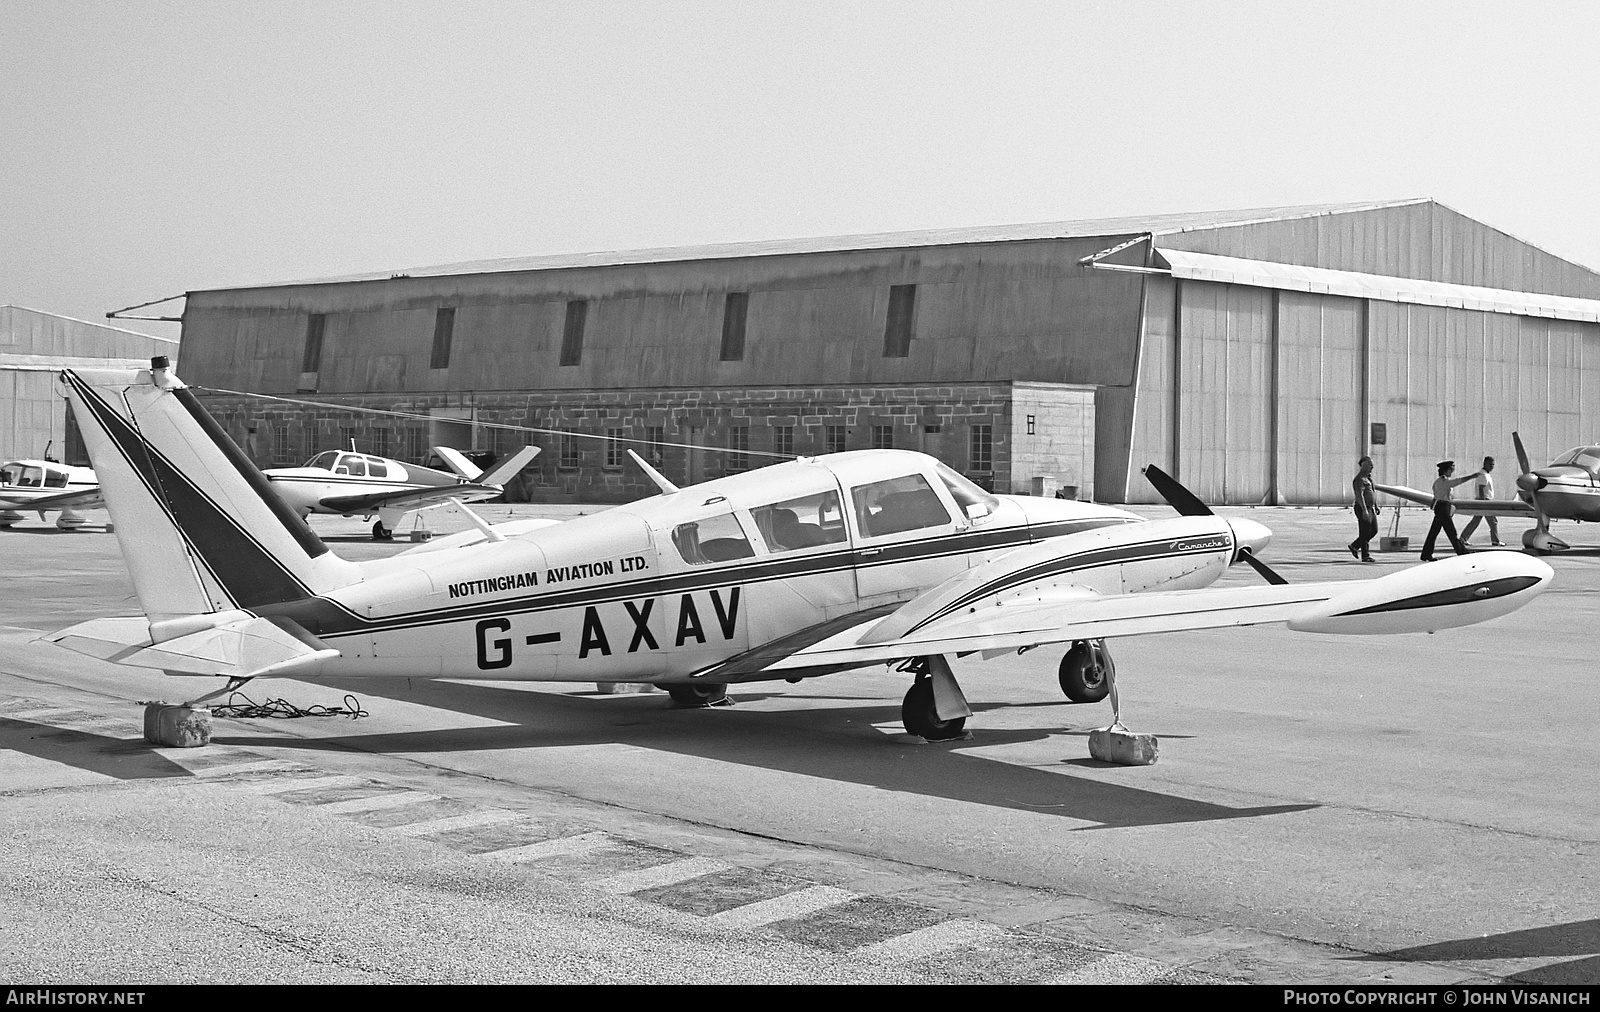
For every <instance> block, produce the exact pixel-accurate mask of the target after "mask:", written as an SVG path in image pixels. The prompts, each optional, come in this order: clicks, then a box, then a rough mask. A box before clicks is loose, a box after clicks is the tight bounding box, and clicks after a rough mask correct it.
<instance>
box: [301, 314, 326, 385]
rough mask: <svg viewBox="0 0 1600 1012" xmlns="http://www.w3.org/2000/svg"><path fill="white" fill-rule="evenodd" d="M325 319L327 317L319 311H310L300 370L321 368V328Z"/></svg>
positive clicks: (324, 323) (309, 370)
mask: <svg viewBox="0 0 1600 1012" xmlns="http://www.w3.org/2000/svg"><path fill="white" fill-rule="evenodd" d="M327 321H328V318H327V317H326V316H323V315H322V314H321V313H312V314H311V316H310V317H309V318H308V319H307V320H306V347H305V351H304V353H302V354H301V356H300V371H301V372H320V371H321V370H322V328H323V327H324V326H326V325H327Z"/></svg>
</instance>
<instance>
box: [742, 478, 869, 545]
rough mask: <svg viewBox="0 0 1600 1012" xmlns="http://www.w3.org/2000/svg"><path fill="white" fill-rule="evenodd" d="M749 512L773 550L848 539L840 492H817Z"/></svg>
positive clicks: (834, 543) (828, 543) (833, 543)
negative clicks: (840, 507) (840, 503)
mask: <svg viewBox="0 0 1600 1012" xmlns="http://www.w3.org/2000/svg"><path fill="white" fill-rule="evenodd" d="M750 515H751V516H752V517H754V518H755V522H756V527H757V528H758V529H759V530H760V531H761V537H762V538H763V539H765V540H766V542H767V548H769V549H770V550H771V551H773V552H794V551H799V550H800V549H802V548H815V547H817V546H818V545H836V544H839V543H841V542H843V541H844V540H845V539H846V535H845V530H844V514H843V512H842V511H841V510H840V509H839V493H837V492H818V493H817V494H815V495H808V496H801V497H800V498H798V499H788V500H785V501H783V502H779V503H773V504H772V505H771V506H761V507H759V508H757V509H753V510H751V511H750Z"/></svg>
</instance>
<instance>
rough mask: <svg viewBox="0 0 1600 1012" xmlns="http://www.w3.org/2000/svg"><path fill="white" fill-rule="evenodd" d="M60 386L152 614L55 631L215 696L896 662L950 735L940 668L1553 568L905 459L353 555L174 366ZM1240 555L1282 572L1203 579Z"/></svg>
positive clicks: (897, 456) (1489, 606)
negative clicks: (1338, 549) (1049, 489)
mask: <svg viewBox="0 0 1600 1012" xmlns="http://www.w3.org/2000/svg"><path fill="white" fill-rule="evenodd" d="M62 379H63V381H64V384H65V387H66V392H67V395H68V396H69V397H70V399H71V403H72V408H73V410H74V411H75V412H76V413H77V417H78V425H79V428H80V430H81V431H82V433H83V437H84V441H85V443H86V445H87V447H88V450H89V453H90V456H91V457H92V458H93V460H94V464H95V468H96V470H97V472H98V473H99V475H100V479H101V482H102V487H103V489H104V491H105V496H106V504H107V507H108V508H109V509H110V511H111V515H112V519H113V521H114V522H115V527H116V534H117V537H118V538H119V539H120V542H121V547H122V552H123V556H124V558H125V559H126V561H127V565H128V570H129V572H130V574H131V575H132V577H133V582H134V586H135V588H136V590H137V592H138V597H139V602H140V605H141V607H142V608H143V610H144V617H142V618H103V619H94V620H91V621H88V622H84V623H82V624H79V625H76V626H73V627H71V628H69V629H66V630H63V631H61V632H59V633H55V634H53V635H52V636H51V637H50V639H52V640H53V641H55V642H57V643H60V644H62V645H63V646H66V647H69V648H71V649H74V650H78V651H81V652H83V653H87V654H91V655H94V656H97V657H101V658H103V659H107V660H112V661H116V662H119V663H123V664H131V665H137V666H141V667H150V668H158V669H162V670H165V671H166V672H168V673H169V674H186V675H211V676H222V677H226V678H227V679H228V680H229V681H228V687H229V688H232V687H235V686H237V685H239V684H242V683H243V681H244V680H247V679H250V678H255V677H260V676H265V675H283V676H293V677H296V678H311V679H315V678H319V677H324V678H333V677H347V676H358V675H386V676H406V677H444V678H474V679H485V678H489V679H520V680H533V681H573V682H595V681H613V682H626V681H635V682H652V683H656V684H658V685H661V686H663V687H665V688H666V689H667V690H668V691H669V692H670V693H671V694H672V697H673V699H674V700H677V701H678V702H680V703H690V704H705V703H708V702H713V701H717V700H720V699H721V698H722V697H723V696H724V694H725V691H726V687H727V685H729V684H730V683H738V682H752V681H760V680H772V679H787V680H790V681H798V680H800V679H802V678H807V677H811V676H815V675H823V674H828V673H830V672H836V671H841V670H844V669H848V668H855V667H860V666H863V665H869V664H881V663H885V662H888V663H891V664H894V663H898V664H899V667H900V669H901V670H904V671H906V672H908V674H910V675H911V677H912V685H911V688H910V690H909V691H908V692H907V693H906V696H905V700H904V703H903V705H902V707H901V712H902V716H903V718H904V721H905V725H906V729H907V730H908V731H910V732H912V733H914V734H918V735H921V736H923V737H925V738H929V739H947V738H952V737H956V736H958V735H960V734H961V733H962V729H963V725H964V724H965V722H966V718H967V717H968V716H970V714H971V712H972V711H971V710H970V709H969V707H968V706H967V702H966V699H965V698H964V696H963V695H962V691H961V688H960V686H959V685H958V684H957V682H956V679H955V677H954V676H953V675H952V673H951V669H950V665H949V663H948V662H947V658H948V657H950V656H951V655H961V654H966V653H970V652H975V651H980V652H983V654H984V655H985V656H987V657H995V656H999V655H1000V654H1002V653H1010V652H1012V651H1019V650H1024V649H1029V648H1033V647H1038V646H1045V645H1051V644H1063V645H1065V644H1071V647H1070V649H1066V650H1065V651H1064V652H1065V655H1066V656H1065V658H1064V660H1063V661H1062V665H1061V682H1062V687H1063V688H1064V689H1065V690H1066V691H1067V692H1068V694H1069V695H1070V696H1071V697H1072V698H1073V699H1075V700H1080V701H1089V700H1094V699H1099V698H1102V697H1103V696H1104V695H1105V694H1106V692H1107V690H1108V689H1110V688H1111V685H1110V684H1109V683H1110V682H1111V680H1112V677H1113V671H1114V669H1113V668H1112V666H1111V664H1110V663H1109V658H1108V655H1107V654H1106V653H1105V649H1104V646H1103V643H1101V642H1100V641H1101V640H1102V639H1103V638H1105V637H1115V636H1129V635H1136V634H1140V633H1156V632H1169V631H1174V630H1183V629H1201V628H1212V627H1220V626H1238V625H1250V624H1255V623H1264V622H1286V623H1288V624H1289V626H1290V627H1291V628H1294V629H1301V630H1308V631H1314V632H1333V633H1398V632H1414V631H1422V630H1429V631H1431V630H1434V629H1443V628H1447V627H1451V626H1460V625H1466V624H1469V623H1473V622H1481V621H1483V620H1485V619H1489V618H1493V617H1495V616H1498V615H1503V614H1506V613H1507V612H1510V611H1512V610H1514V609H1516V608H1518V607H1520V606H1522V605H1523V604H1525V603H1527V602H1528V601H1529V600H1530V599H1532V598H1533V597H1534V596H1536V595H1537V594H1539V593H1540V592H1541V591H1542V590H1543V589H1544V588H1545V586H1546V585H1547V584H1548V583H1549V581H1550V578H1551V576H1552V573H1551V570H1550V567H1549V566H1547V565H1545V564H1544V563H1543V562H1541V561H1539V560H1537V559H1534V558H1530V557H1527V556H1523V555H1520V554H1509V553H1492V554H1484V555H1468V556H1462V557H1460V558H1453V559H1445V560H1441V561H1438V562H1434V563H1431V564H1428V565H1421V566H1417V567H1414V568H1411V569H1407V570H1404V571H1401V572H1398V573H1394V574H1391V575H1388V576H1385V577H1382V578H1380V579H1376V580H1355V581H1348V582H1338V583H1319V584H1303V585H1290V584H1285V583H1284V582H1283V581H1282V580H1281V578H1279V577H1278V576H1277V574H1275V573H1273V572H1272V571H1271V570H1269V569H1267V568H1266V567H1265V566H1264V565H1262V564H1261V563H1260V562H1259V560H1257V559H1256V558H1255V557H1254V553H1256V552H1257V551H1259V550H1260V549H1261V548H1262V547H1263V546H1265V545H1266V543H1267V542H1268V540H1269V539H1270V538H1271V533H1270V532H1269V531H1268V530H1267V529H1266V528H1265V527H1263V526H1261V525H1260V524H1258V523H1255V522H1253V521H1250V520H1244V519H1235V520H1225V519H1223V518H1221V517H1217V516H1214V515H1211V513H1210V511H1209V510H1207V509H1206V507H1205V506H1204V505H1203V504H1201V503H1199V501H1198V500H1196V499H1195V498H1194V497H1193V496H1192V495H1190V494H1189V493H1188V492H1187V491H1186V490H1184V489H1183V488H1182V486H1180V485H1178V484H1177V483H1176V482H1174V481H1173V480H1172V479H1170V478H1168V477H1167V476H1166V475H1164V474H1162V473H1161V472H1159V471H1158V470H1156V469H1155V468H1150V469H1149V470H1148V471H1147V473H1148V474H1149V475H1150V476H1151V478H1152V480H1154V481H1156V483H1157V486H1158V488H1161V489H1162V491H1163V493H1164V494H1166V495H1167V496H1168V498H1169V500H1171V501H1172V502H1173V503H1174V505H1175V506H1176V507H1177V508H1178V510H1179V512H1180V513H1186V514H1190V515H1184V516H1179V517H1177V518H1174V519H1169V520H1154V521H1146V520H1143V519H1141V518H1139V517H1137V516H1135V515H1133V514H1131V513H1126V512H1123V511H1121V510H1116V509H1112V508H1109V507H1105V506H1098V505H1094V504H1090V503H1080V502H1069V501H1064V500H1056V499H1044V498H1030V497H1021V496H1019V497H1012V496H995V495H990V494H989V493H987V492H984V491H983V490H982V489H980V488H978V487H977V486H975V485H973V484H972V483H971V482H969V481H967V480H966V479H965V478H963V477H961V476H960V475H958V474H956V473H955V472H954V471H952V470H950V469H949V468H947V467H945V466H944V465H943V464H941V463H939V462H938V461H937V460H935V459H934V458H932V457H929V456H926V455H923V454H920V453H912V452H908V451H901V450H869V451H857V452H851V453H839V454H830V455H827V456H823V457H817V458H812V459H802V460H796V461H792V462H787V463H782V464H776V465H773V466H770V467H766V468H762V469H760V470H757V471H753V472H747V473H744V474H740V475H735V476H732V477H727V478H720V479H717V480H715V481H709V482H706V483H704V484H700V485H695V486H691V487H688V488H682V489H678V488H675V487H674V486H672V485H671V484H670V483H669V482H667V481H666V480H665V479H662V478H660V476H659V475H654V474H653V472H652V476H653V477H654V478H655V479H656V480H657V482H658V484H660V485H661V486H662V487H663V494H661V495H657V496H652V497H650V498H647V499H643V500H640V501H638V502H634V503H630V504H628V505H624V506H618V507H615V508H613V509H609V510H605V511H603V512H600V513H596V514H594V515H591V516H586V517H579V518H577V519H574V520H569V521H566V522H564V523H557V522H554V521H541V520H524V521H513V522H509V523H503V524H496V525H489V524H486V523H483V522H482V521H478V523H479V526H478V527H477V528H476V529H473V530H468V531H464V532H462V533H459V534H455V535H451V536H450V537H448V538H443V539H440V540H437V541H435V542H434V543H432V544H430V545H425V546H419V547H418V548H416V549H412V550H409V551H406V552H403V553H400V554H397V555H395V556H392V557H390V558H387V559H381V560H374V561H369V562H350V561H346V560H344V559H341V558H339V557H338V556H336V555H334V554H332V553H331V552H330V551H329V550H328V548H327V546H326V545H324V544H323V543H322V542H321V541H320V540H319V539H318V538H317V536H316V535H315V534H313V533H312V532H311V530H310V529H309V528H307V527H306V526H305V524H304V522H303V521H302V520H301V518H300V517H299V516H298V515H296V513H295V512H294V510H292V509H290V508H289V506H288V505H287V504H286V503H285V502H284V501H283V498H282V497H281V496H280V495H278V494H277V492H276V489H275V487H274V486H273V485H272V484H270V483H269V482H268V481H267V480H266V479H265V478H264V477H262V475H261V473H260V472H259V471H258V470H256V468H255V467H254V466H252V465H251V464H250V462H249V461H248V459H247V458H246V457H245V456H244V454H243V453H241V452H240V451H239V449H238V448H237V447H236V446H235V445H234V444H233V443H232V441H230V440H229V439H228V437H227V435H226V434H225V433H224V432H223V431H222V429H221V428H220V427H219V426H218V425H217V424H216V423H215V422H214V421H213V420H212V419H211V418H210V416H209V415H207V414H206V412H205V411H204V409H203V408H202V407H201V406H200V404H199V402H198V401H197V400H196V399H195V397H194V396H193V394H192V393H191V392H190V391H189V390H188V389H187V388H185V386H184V385H183V383H182V382H181V381H179V379H178V378H177V377H176V376H174V375H173V374H172V372H171V371H170V370H169V369H167V368H166V362H165V360H164V359H157V360H155V362H154V363H153V367H152V368H151V369H150V370H148V371H141V372H139V373H138V374H137V376H135V375H133V374H129V373H126V372H124V373H120V374H110V373H104V374H102V373H89V372H74V371H68V372H64V373H62ZM129 412H131V417H130V415H129ZM470 515H471V514H470V513H469V516H470ZM1235 561H1246V562H1248V563H1249V564H1251V565H1252V566H1254V567H1256V568H1257V569H1258V570H1259V571H1260V572H1261V573H1262V575H1263V576H1265V577H1266V578H1267V579H1268V580H1270V581H1273V582H1272V583H1270V584H1268V585H1260V586H1246V587H1238V588H1228V589H1203V588H1206V587H1207V586H1208V585H1209V584H1211V583H1212V582H1213V581H1215V580H1216V579H1217V578H1218V577H1219V576H1220V575H1221V574H1222V573H1223V572H1224V571H1225V570H1226V569H1227V568H1228V566H1229V565H1230V564H1231V563H1233V562H1235ZM223 691H226V690H218V692H216V693H212V694H210V695H220V694H221V692H223ZM1112 698H1113V701H1115V698H1116V697H1115V696H1114V695H1113V697H1112ZM197 702H198V700H197Z"/></svg>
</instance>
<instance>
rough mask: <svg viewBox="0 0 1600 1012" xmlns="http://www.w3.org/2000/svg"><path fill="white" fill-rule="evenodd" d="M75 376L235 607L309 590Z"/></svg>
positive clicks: (130, 462)
mask: <svg viewBox="0 0 1600 1012" xmlns="http://www.w3.org/2000/svg"><path fill="white" fill-rule="evenodd" d="M69 375H70V374H69ZM73 379H74V383H73V388H74V389H75V390H76V391H77V392H78V394H79V397H80V398H81V399H82V401H83V403H84V405H85V406H86V407H88V408H89V410H90V412H91V413H92V414H93V415H94V418H95V421H97V422H98V423H99V424H100V426H101V428H102V429H103V431H104V432H105V433H106V435H107V437H108V438H109V439H110V440H111V442H112V445H114V446H115V447H116V448H117V450H118V452H119V453H121V454H122V457H123V459H124V460H126V461H127V463H128V465H129V466H130V467H131V468H132V469H133V471H134V473H135V474H136V475H137V476H138V477H139V480H140V481H141V482H142V483H143V484H144V486H145V488H146V489H147V490H148V491H149V493H150V495H151V497H152V498H153V499H154V500H155V502H156V503H157V504H158V505H159V507H160V508H161V509H162V510H163V512H165V513H166V515H167V517H168V518H169V520H171V522H172V524H173V526H174V528H176V529H177V531H178V533H179V535H180V536H181V537H182V538H183V539H184V541H185V542H186V543H187V544H188V545H189V547H190V549H191V551H193V552H194V554H195V556H196V557H197V558H198V559H199V560H200V562H201V563H202V564H203V565H204V566H205V567H206V569H207V570H208V571H210V573H211V574H212V576H213V578H214V579H215V580H216V581H217V583H218V585H219V586H221V588H222V589H223V590H224V592H226V593H227V594H228V596H229V597H230V598H231V599H232V600H233V602H234V603H235V604H236V605H237V606H238V607H241V608H254V607H257V606H261V605H268V604H273V603H278V602H284V601H292V600H297V599H303V598H307V597H309V596H310V591H309V589H308V588H307V587H306V586H305V585H304V584H302V583H301V582H300V581H299V580H298V579H296V578H295V576H294V574H293V573H291V572H289V571H288V570H287V569H285V568H284V567H283V565H282V564H281V563H280V562H279V561H278V560H277V559H276V558H275V557H274V556H273V555H272V553H270V552H268V551H267V550H266V549H265V548H264V547H263V546H262V545H261V544H260V543H258V542H257V541H256V540H255V538H254V537H253V536H252V535H251V534H250V532H249V531H246V530H245V529H244V528H242V527H241V526H240V525H239V524H238V523H236V522H235V521H234V519H233V518H232V517H231V516H229V515H228V514H227V512H226V511H224V510H222V509H221V508H220V507H218V506H217V504H216V503H215V502H213V501H212V500H211V498H210V497H209V496H207V495H206V494H205V493H204V492H203V491H201V490H200V489H199V488H197V487H196V486H195V485H194V484H193V483H192V482H190V481H189V479H188V477H187V476H185V475H184V473H183V472H182V471H181V470H179V469H178V468H177V467H176V466H175V465H173V463H172V462H171V461H170V460H168V459H167V458H166V457H165V456H164V455H162V453H161V452H160V451H159V450H157V449H156V448H155V447H154V446H152V445H150V442H149V441H148V440H146V439H145V438H144V436H143V435H141V434H140V433H139V432H137V431H136V430H134V429H133V428H132V427H131V426H130V425H129V423H128V422H127V421H126V420H124V419H123V418H122V416H121V415H120V414H118V413H117V412H116V410H115V409H113V408H112V407H111V406H110V405H107V404H106V403H105V402H104V401H103V400H102V399H101V398H100V397H99V396H98V395H97V394H95V393H94V392H93V391H92V390H91V389H90V388H89V387H88V386H87V384H84V383H83V382H82V381H81V380H77V379H76V377H74V378H73ZM141 458H142V460H141Z"/></svg>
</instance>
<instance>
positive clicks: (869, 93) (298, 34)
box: [0, 0, 1600, 336]
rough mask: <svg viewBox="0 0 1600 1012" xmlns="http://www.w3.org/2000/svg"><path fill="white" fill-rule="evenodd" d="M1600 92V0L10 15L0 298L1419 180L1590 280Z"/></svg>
mask: <svg viewBox="0 0 1600 1012" xmlns="http://www.w3.org/2000/svg"><path fill="white" fill-rule="evenodd" d="M1597 107H1600V4H1595V3H1542V4H1541V3H1519V4H1508V3H1494V4H1488V3H1482V4H1474V3H1423V2H1404V3H1401V2H1391V3H1380V4H1367V3H1338V4H1313V3H1293V2H1287V0H1286V2H1281V3H1242V2H1241V3H1205V2H1192V3H1181V4H1180V3H1134V2H1117V3H1095V2H1065V0H1063V2H1056V3H1004V2H991V3H978V2H970V3H949V2H937V0H919V2H908V3H899V2H886V0H885V2H858V3H829V2H825V0H800V2H792V3H791V2H781V0H751V2H727V3H720V2H715V3H714V2H702V3H691V2H685V3H651V2H599V0H585V2H582V3H538V2H532V0H524V2H513V3H490V2H473V0H452V2H436V3H435V2H427V3H418V2H407V3H402V2H388V3H368V2H337V3H336V2H332V0H327V2H321V3H302V2H290V0H259V2H249V3H246V2H177V0H174V2H154V0H151V2H142V3H111V2H80V3H67V2H61V0H0V144H3V154H0V195H3V197H4V210H3V217H0V221H3V222H4V226H3V228H0V304H4V303H14V304H17V305H23V306H28V307H31V308H35V309H41V310H45V311H48V312H55V313H62V314H65V315H68V316H75V317H80V318H84V319H93V320H99V319H102V318H103V315H104V313H105V312H106V311H108V310H111V309H116V308H120V307H123V306H128V305H131V304H133V303H137V302H143V301H146V300H149V299H154V298H158V297H161V296H166V295H174V294H178V293H181V292H184V291H187V290H193V289H204V288H215V287H223V286H232V285H245V284H253V283H258V282H267V281H284V280H291V279H296V278H311V277H320V276H327V275H335V274H341V273H348V272H353V271H364V270H387V269H396V270H398V269H401V268H404V267H409V266H420V265H426V264H436V263H446V262H450V261H455V260H467V259H477V258H482V257H494V256H515V255H519V254H536V253H561V252H579V251H593V250H611V249H629V248H636V247H648V246H676V245H694V244H698V243H705V242H722V241H738V240H748V239H769V238H783V237H797V236H820V235H843V234H850V233H860V232H881V231H898V230H909V229H922V228H941V227H950V226H963V225H986V224H1007V223H1015V222H1035V221H1055V220H1067V219H1076V218H1092V217H1102V216H1112V215H1123V214H1140V213H1163V212H1171V211H1197V210H1208V209H1214V208H1235V207H1265V206H1274V205H1281V204H1310V203H1326V202H1332V201H1347V200H1357V201H1366V200H1391V199H1398V198H1407V197H1433V198H1435V199H1437V200H1441V201H1443V202H1444V203H1446V204H1449V205H1451V206H1452V207H1455V208H1456V209H1457V210H1460V211H1462V212H1463V213H1465V214H1467V215H1470V216H1472V217H1474V218H1478V219H1480V220H1482V221H1485V222H1487V223H1489V224H1490V225H1493V226H1495V227H1497V228H1500V229H1502V230H1504V231H1507V232H1510V233H1512V234H1513V235H1516V236H1518V237H1520V238H1523V239H1526V240H1528V241H1530V242H1532V243H1534V244H1536V245H1538V246H1541V247H1543V248H1545V249H1547V250H1549V251H1551V252H1553V253H1556V254H1558V255H1560V256H1563V257H1566V258H1568V259H1570V260H1576V261H1578V262H1579V263H1584V264H1587V265H1590V266H1593V267H1600V228H1597V225H1600V220H1597V211H1600V202H1597V198H1596V190H1597V185H1600V179H1597V175H1600V173H1597V169H1600V139H1597V137H1600V115H1597V113H1600V108H1597ZM169 308H175V306H174V307H169ZM124 325H125V326H129V327H130V328H132V329H143V330H145V331H146V332H150V333H157V334H161V335H162V336H176V328H175V327H171V326H167V325H162V324H124Z"/></svg>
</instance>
